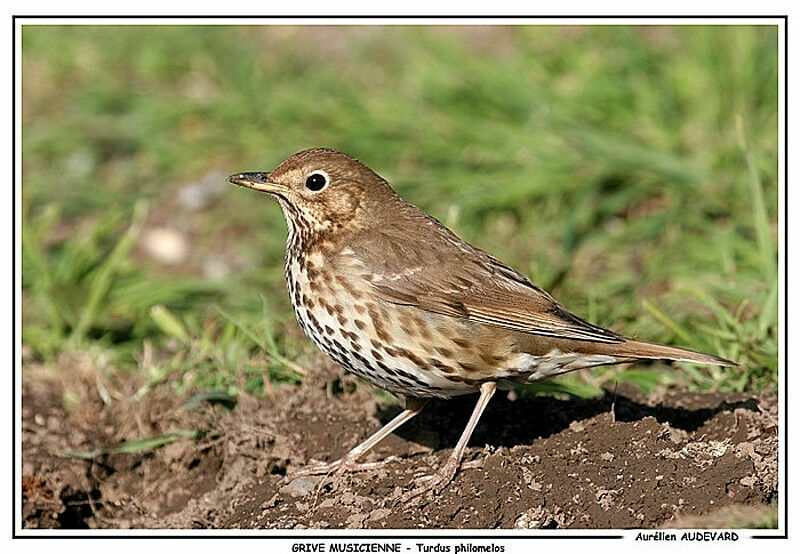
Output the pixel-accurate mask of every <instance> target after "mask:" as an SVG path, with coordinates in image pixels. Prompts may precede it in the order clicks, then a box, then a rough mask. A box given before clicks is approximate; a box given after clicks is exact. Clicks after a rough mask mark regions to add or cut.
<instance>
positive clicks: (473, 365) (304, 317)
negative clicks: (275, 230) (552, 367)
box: [286, 252, 503, 397]
mask: <svg viewBox="0 0 800 554" xmlns="http://www.w3.org/2000/svg"><path fill="white" fill-rule="evenodd" d="M286 281H287V286H288V289H289V294H290V296H291V299H292V306H293V308H294V312H295V315H296V316H297V320H298V322H299V323H300V326H301V327H302V328H303V330H304V331H305V333H306V334H307V335H308V336H309V338H311V340H312V341H313V342H314V343H315V344H316V345H317V346H318V347H319V348H320V349H321V350H323V351H324V352H325V353H326V354H328V356H330V357H331V358H333V359H334V360H335V361H336V362H338V363H339V364H340V365H342V366H344V367H345V368H346V369H348V370H349V371H351V372H352V373H354V374H356V375H358V376H360V377H362V378H364V379H366V380H367V381H370V382H371V383H373V384H375V385H377V386H379V387H381V388H384V389H386V390H389V391H392V392H395V393H399V394H404V395H409V396H417V397H451V396H454V395H458V394H466V393H469V392H473V391H475V390H477V388H478V387H479V386H480V383H481V382H482V381H483V380H485V377H486V375H488V374H489V372H490V371H492V370H493V371H495V372H496V370H497V365H498V364H502V362H503V359H502V356H496V355H495V354H496V352H495V353H493V354H486V353H485V352H483V351H482V348H481V343H479V342H475V341H473V340H472V338H474V337H471V336H470V335H471V334H474V333H475V331H476V330H478V329H477V328H476V327H475V326H474V325H473V324H471V323H469V322H461V321H459V320H456V319H453V318H449V317H446V316H441V315H438V314H433V313H430V312H426V311H423V310H420V309H418V308H415V307H411V306H399V305H395V304H391V303H388V302H386V301H384V300H382V299H381V298H379V297H378V296H377V295H376V294H375V291H374V289H373V288H372V285H371V278H370V275H369V274H368V272H366V271H365V268H364V267H363V265H361V264H360V263H359V262H358V260H357V258H355V257H350V256H348V254H347V253H346V252H345V253H344V254H341V255H339V256H336V257H333V256H330V257H328V258H326V257H325V256H324V255H323V254H321V253H313V252H312V253H309V254H306V255H305V256H297V257H294V258H289V259H287V264H286ZM493 348H494V347H493ZM491 366H494V367H491Z"/></svg>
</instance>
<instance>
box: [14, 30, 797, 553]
mask: <svg viewBox="0 0 800 554" xmlns="http://www.w3.org/2000/svg"><path fill="white" fill-rule="evenodd" d="M25 24H36V25H180V24H193V25H407V24H413V25H532V24H533V25H709V24H712V25H748V24H759V25H777V26H778V37H779V38H778V43H779V44H778V47H779V53H778V60H779V67H778V74H779V84H778V94H779V98H778V100H779V113H778V123H779V125H778V126H779V128H778V156H779V160H778V163H779V167H778V190H779V193H778V202H779V216H778V218H779V223H778V226H779V233H778V235H779V240H778V242H779V246H778V266H779V283H780V287H779V289H780V294H779V306H778V314H779V318H780V319H779V321H780V323H781V324H780V325H779V364H780V368H781V370H780V372H779V383H780V385H781V386H780V387H779V403H780V411H779V416H780V423H779V429H780V433H781V434H780V437H779V444H780V455H781V460H780V462H781V465H780V468H781V475H780V481H779V528H778V529H777V530H757V531H754V530H738V533H739V536H740V540H739V542H738V543H724V544H725V546H726V547H730V546H732V545H733V544H737V545H740V544H742V538H745V537H750V536H753V535H762V536H766V535H782V534H784V532H785V529H786V526H787V522H786V521H784V510H783V506H785V502H786V494H787V490H786V481H785V479H784V478H783V476H784V473H783V472H784V471H785V470H786V460H785V454H786V420H785V415H786V409H785V407H786V398H785V394H784V387H783V384H784V382H785V378H786V375H785V368H786V352H785V344H786V342H785V338H786V329H785V328H784V325H783V322H784V321H785V316H786V292H785V287H786V283H785V279H784V275H785V268H786V264H787V260H786V259H785V255H784V236H785V232H786V211H785V210H786V206H785V204H784V197H785V196H784V193H785V190H786V174H785V169H784V168H785V160H786V154H787V153H786V144H785V135H784V124H785V121H786V106H785V93H784V91H785V77H786V76H785V71H784V68H785V65H784V60H785V56H786V44H785V43H784V28H785V23H784V20H783V19H763V18H757V19H749V18H711V17H704V18H693V19H684V18H674V17H673V18H670V17H666V18H658V19H655V18H647V19H639V18H613V17H608V18H605V17H604V18H591V19H587V18H580V17H564V18H524V19H523V18H489V19H480V18H469V19H464V18H458V17H453V18H441V19H440V18H430V17H427V18H426V17H422V18H411V17H401V18H395V19H383V18H375V19H372V18H342V19H326V18H309V19H305V18H280V19H274V18H267V17H264V18H260V17H259V18H202V19H199V18H168V19H165V18H159V17H152V18H151V17H148V18H137V19H127V18H118V17H112V18H107V19H94V18H80V17H78V18H70V19H60V18H49V19H44V18H35V19H34V18H31V19H17V20H16V21H15V25H14V28H15V31H16V37H15V38H16V40H15V50H16V51H15V57H14V61H15V66H14V72H15V75H16V88H15V94H16V103H15V112H16V126H15V129H14V140H15V143H16V146H17V148H16V160H15V162H16V165H15V169H16V171H15V176H14V177H15V181H14V190H15V192H16V205H15V206H14V210H15V214H17V215H18V214H19V213H20V209H21V196H22V195H21V186H22V184H21V182H22V181H21V167H22V152H21V146H20V145H21V132H22V129H21V102H22V90H21V87H22V75H21V72H22V68H21V56H20V52H21V35H22V33H21V28H22V26H23V25H25ZM793 74H794V73H793ZM792 90H798V89H797V88H796V87H793V88H792ZM15 224H16V239H17V240H16V245H15V247H16V256H15V259H14V266H15V267H14V269H15V273H14V275H15V279H14V287H15V290H16V291H17V301H16V305H15V306H14V318H15V322H16V330H15V331H16V332H15V335H14V338H13V340H14V341H15V344H16V346H17V348H16V358H15V360H14V371H15V372H16V390H15V391H14V394H15V406H16V415H17V418H16V421H15V422H14V426H15V429H16V444H15V445H14V446H15V466H16V482H15V483H14V489H15V490H14V492H15V503H14V510H15V529H14V531H15V533H16V535H18V536H27V537H36V536H48V537H53V536H62V537H68V536H85V535H87V534H91V535H92V536H96V537H115V536H119V535H132V536H176V535H179V536H187V537H189V536H191V537H197V536H200V535H203V536H241V537H287V536H292V535H297V538H284V539H277V538H276V539H275V542H274V543H273V542H271V543H270V544H274V545H275V546H277V547H279V548H280V547H281V546H287V547H288V546H290V545H291V544H295V543H297V542H300V541H302V542H307V543H314V542H320V541H322V539H304V538H303V537H304V536H309V535H310V536H317V537H321V536H325V535H334V536H337V537H345V536H346V537H348V539H345V540H346V541H347V542H357V541H355V540H351V539H366V538H368V537H385V536H408V537H409V538H406V539H380V542H395V541H399V542H402V543H404V544H406V545H412V546H413V543H414V540H413V539H411V537H415V538H417V537H419V538H422V537H427V536H432V535H433V536H436V537H443V536H449V537H450V536H451V537H461V536H470V537H476V536H478V535H482V536H484V537H485V538H481V539H477V538H472V539H469V540H468V541H467V540H466V539H465V540H464V542H472V543H476V544H479V543H486V542H487V541H491V542H497V541H498V539H500V538H502V539H504V540H505V539H509V538H514V537H520V536H530V535H532V534H535V535H537V536H541V537H560V538H563V537H565V536H582V535H620V534H622V535H624V536H625V539H624V540H622V541H614V540H612V541H601V542H603V543H606V544H608V546H610V547H612V548H614V549H615V550H618V549H619V548H620V547H622V546H623V543H627V546H630V545H632V544H636V545H644V544H648V543H634V542H633V537H635V535H636V533H637V532H638V531H635V530H586V531H582V530H559V531H521V530H520V531H517V530H491V531H488V530H481V531H471V530H395V531H371V530H333V531H323V530H302V531H289V530H173V529H166V530H153V529H141V530H140V529H136V530H90V531H71V530H70V531H65V530H58V531H52V530H32V529H22V528H21V527H20V523H21V515H22V514H21V475H22V459H21V446H20V440H21V375H20V371H21V355H20V345H21V333H22V331H21V329H22V322H21V305H20V289H19V287H20V281H19V275H20V274H19V271H20V269H21V265H20V264H21V262H20V252H21V244H20V241H21V238H20V237H21V233H20V230H21V218H20V217H16V218H15ZM6 259H8V258H6ZM792 334H793V335H794V333H792ZM9 438H10V437H9ZM795 444H796V441H795ZM9 469H10V468H9ZM5 474H6V475H8V474H10V471H9V472H7V473H5ZM795 479H796V478H795ZM795 502H797V501H795ZM793 509H794V510H795V511H796V510H798V508H797V507H796V506H795V507H794V508H793ZM9 515H10V514H9ZM675 531H676V532H678V533H682V532H684V531H688V530H675ZM645 532H648V533H649V532H652V531H650V530H647V531H645ZM334 540H335V539H334ZM543 540H544V541H545V542H546V543H550V542H551V541H548V540H547V539H543ZM329 541H331V539H325V540H324V541H323V542H329ZM80 542H83V541H80ZM358 542H363V541H358ZM373 542H374V541H373ZM513 542H514V543H515V544H517V545H518V546H519V545H526V546H525V547H526V548H527V547H530V548H533V547H535V546H536V545H540V544H542V542H541V541H538V540H534V541H530V540H520V541H513ZM568 542H569V541H568ZM137 544H139V543H137ZM442 544H451V545H454V544H455V543H454V542H453V541H452V540H450V539H446V540H444V541H443V542H442ZM556 544H559V543H556ZM649 544H653V543H649ZM664 544H671V545H675V546H677V545H680V547H681V548H685V547H687V546H690V545H689V544H687V543H664ZM744 544H747V545H752V544H753V543H752V542H750V541H744ZM756 544H758V543H756ZM767 544H771V543H765V544H764V546H767ZM773 544H774V543H773ZM76 546H77V545H76ZM287 550H288V548H287ZM412 552H416V548H414V549H413V550H412Z"/></svg>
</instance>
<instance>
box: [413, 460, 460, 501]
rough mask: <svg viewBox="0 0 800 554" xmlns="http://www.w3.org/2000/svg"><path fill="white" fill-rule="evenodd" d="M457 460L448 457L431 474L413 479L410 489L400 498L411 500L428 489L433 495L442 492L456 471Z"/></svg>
mask: <svg viewBox="0 0 800 554" xmlns="http://www.w3.org/2000/svg"><path fill="white" fill-rule="evenodd" d="M458 467H459V462H458V460H456V459H455V458H448V459H447V462H445V464H444V465H443V466H442V467H441V468H439V471H437V472H436V473H434V474H433V475H425V476H423V477H420V478H418V479H415V480H414V485H413V488H412V489H411V490H409V491H408V492H406V493H405V494H404V495H403V496H402V500H411V499H412V498H417V497H419V496H422V495H423V494H425V493H426V492H428V491H430V492H432V493H433V494H434V496H435V495H438V494H439V493H440V492H442V491H443V490H444V489H445V487H447V485H449V484H450V481H452V480H453V477H455V476H456V473H457V472H458Z"/></svg>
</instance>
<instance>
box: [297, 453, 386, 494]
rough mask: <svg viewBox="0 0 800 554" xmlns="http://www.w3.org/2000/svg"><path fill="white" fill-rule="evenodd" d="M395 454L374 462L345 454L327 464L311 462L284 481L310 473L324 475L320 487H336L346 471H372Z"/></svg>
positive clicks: (309, 474)
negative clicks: (360, 460) (362, 460)
mask: <svg viewBox="0 0 800 554" xmlns="http://www.w3.org/2000/svg"><path fill="white" fill-rule="evenodd" d="M397 460H398V458H397V457H396V456H389V457H388V458H386V459H383V460H378V461H376V462H361V463H359V462H357V461H356V459H355V457H349V456H345V457H344V458H342V459H341V460H336V461H335V462H331V463H329V464H326V463H323V462H317V463H312V464H310V465H307V466H306V467H304V468H302V469H300V470H298V471H296V472H295V473H292V474H291V475H287V476H286V478H285V480H286V481H294V480H295V479H297V478H299V477H309V476H312V475H324V476H325V477H324V479H323V480H322V481H321V482H320V485H319V486H320V487H322V486H324V485H326V484H329V483H330V484H331V486H332V488H334V489H335V488H336V486H337V485H338V484H340V482H341V480H342V477H344V475H345V474H347V473H352V472H355V471H372V470H375V469H379V468H381V467H383V466H385V465H387V464H389V463H391V462H395V461H397Z"/></svg>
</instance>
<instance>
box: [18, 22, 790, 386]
mask: <svg viewBox="0 0 800 554" xmlns="http://www.w3.org/2000/svg"><path fill="white" fill-rule="evenodd" d="M22 44H23V51H22V56H23V70H22V74H23V83H22V89H23V99H22V100H23V102H22V105H23V189H22V193H23V199H22V200H23V201H22V204H23V213H22V217H23V224H22V233H23V236H22V248H23V252H22V256H23V258H22V260H23V261H22V264H23V265H22V270H23V274H22V281H23V291H22V303H23V368H24V370H25V371H27V369H25V368H30V367H33V366H35V367H37V368H43V369H44V370H45V371H46V372H50V373H56V372H58V371H59V369H60V367H62V366H63V365H64V364H67V363H70V361H69V360H72V359H74V357H75V356H76V355H79V356H81V357H82V359H86V360H89V361H90V363H91V364H92V365H93V366H94V367H95V368H97V371H99V372H101V373H102V374H103V375H104V376H105V377H107V378H110V379H113V378H115V376H118V375H121V374H122V373H127V374H135V375H136V376H137V378H138V379H140V382H141V388H140V389H139V393H144V392H146V391H148V390H150V389H151V388H152V387H154V386H156V385H160V384H168V385H169V386H170V387H172V388H173V389H174V390H175V391H176V392H178V393H182V392H187V391H198V390H199V391H206V392H207V393H208V394H219V395H222V396H226V395H227V396H236V395H240V394H242V393H246V394H253V395H271V394H274V390H275V387H276V386H286V385H291V384H298V383H301V382H302V381H303V380H304V379H306V378H308V377H309V375H310V374H312V373H313V372H315V371H317V368H318V367H320V366H321V364H331V363H332V362H328V361H325V360H324V359H323V358H322V355H321V354H320V353H318V352H317V351H316V349H315V348H314V347H313V345H312V344H311V343H310V342H309V341H308V340H306V339H305V338H304V336H303V335H302V331H301V330H300V329H299V327H298V326H297V324H296V323H295V322H294V318H293V315H292V312H291V309H290V304H289V300H288V298H287V294H286V290H285V284H284V282H283V255H284V244H285V239H286V230H285V223H284V221H283V217H282V215H281V213H280V210H279V208H278V206H277V205H276V204H274V203H272V202H270V201H269V199H268V198H267V197H265V196H263V195H258V194H256V193H253V192H252V191H246V190H242V189H238V188H236V187H233V186H232V185H229V184H227V183H226V182H225V177H226V176H227V175H228V174H230V173H234V172H240V171H253V170H265V171H269V170H271V169H273V168H274V167H275V166H276V165H277V164H278V163H279V162H281V161H282V160H283V159H285V158H286V157H288V156H289V155H291V154H292V153H294V152H296V151H298V150H302V149H304V148H309V147H314V146H327V147H332V148H336V149H340V150H343V151H345V152H347V153H349V154H351V155H353V156H355V157H357V158H359V159H361V160H362V161H364V162H365V163H366V164H367V165H369V166H370V167H372V168H373V169H374V170H375V171H377V172H378V173H379V174H381V175H382V176H383V177H385V178H387V179H388V180H389V181H390V182H391V183H393V184H394V185H395V187H396V189H397V190H398V192H399V193H400V194H401V195H403V196H404V197H405V198H406V199H407V200H409V201H411V202H412V203H414V204H417V205H418V206H420V207H421V208H423V209H425V210H426V211H428V212H429V213H431V214H433V215H434V216H435V217H437V218H438V219H440V220H441V221H443V222H444V223H445V224H446V225H448V226H449V227H450V228H452V229H453V230H454V231H456V232H457V233H458V234H459V235H460V236H461V237H462V238H464V239H466V240H468V241H469V242H471V243H473V244H475V245H476V246H478V247H480V248H483V249H485V250H488V251H490V252H492V253H493V254H495V255H496V256H497V257H499V258H501V259H502V260H504V261H505V262H507V263H509V264H510V265H512V266H513V267H515V268H517V269H519V270H521V271H522V272H523V273H525V274H527V275H528V276H530V277H531V278H532V279H533V280H534V281H536V282H537V283H538V284H539V285H541V286H542V287H544V288H545V289H547V290H549V291H550V292H552V293H553V294H554V295H555V296H556V297H557V298H558V299H559V300H560V301H561V302H562V303H563V304H564V305H565V306H566V307H567V308H569V309H570V310H572V311H574V312H576V313H578V314H580V315H581V316H583V317H585V318H587V319H589V320H591V321H593V322H595V323H598V324H600V325H604V326H609V327H611V328H612V329H614V330H616V331H618V332H622V333H625V334H627V335H634V336H636V337H639V338H643V339H648V340H653V341H660V342H665V343H670V344H675V345H679V346H685V347H690V348H694V349H698V350H702V351H707V352H711V353H714V354H718V355H721V356H725V357H727V358H732V359H734V360H736V361H738V362H740V363H741V368H739V369H722V368H703V367H698V366H692V365H687V364H681V365H680V371H678V370H674V369H670V368H667V367H665V366H660V365H653V366H650V367H646V366H641V365H640V366H634V367H632V368H631V369H629V370H627V371H622V370H621V369H619V368H616V367H610V368H609V367H607V368H600V369H597V370H595V371H593V372H583V373H580V374H572V375H568V376H565V377H563V378H560V379H558V380H554V381H548V382H544V383H541V384H539V385H535V386H532V387H530V388H529V389H526V391H523V392H529V393H531V394H540V393H557V394H572V395H578V396H592V395H596V394H599V393H600V392H601V390H602V387H608V386H609V383H611V384H612V386H613V382H614V381H629V382H632V383H635V384H637V385H639V386H640V387H642V388H643V389H644V390H646V391H649V390H652V389H654V388H656V387H659V386H663V387H672V388H681V389H690V390H712V389H718V390H748V391H762V390H770V389H774V388H775V386H776V382H777V344H776V338H777V293H778V289H777V246H776V245H777V106H778V104H777V102H778V98H777V33H776V29H775V28H774V27H767V26H763V27H756V26H737V27H734V26H727V27H704V26H685V27H659V26H648V27H616V26H615V27H601V26H591V27H590V26H585V27H538V26H526V27H480V26H477V27H399V26H393V27H372V26H365V27H330V26H324V27H280V26H260V27H255V26H253V27H231V26H219V27H202V26H185V27H183V26H170V27H153V26H125V27H108V26H105V27H103V26H97V27H87V26H63V27H60V26H25V27H24V28H23V32H22ZM363 386H367V385H363Z"/></svg>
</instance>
